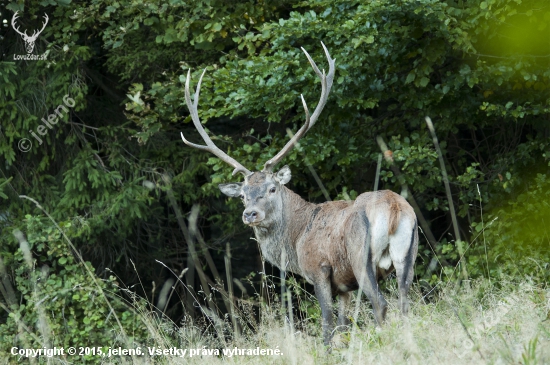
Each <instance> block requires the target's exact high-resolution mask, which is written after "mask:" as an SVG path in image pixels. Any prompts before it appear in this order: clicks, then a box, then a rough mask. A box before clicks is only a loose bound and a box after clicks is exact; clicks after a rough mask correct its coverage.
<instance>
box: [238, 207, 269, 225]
mask: <svg viewBox="0 0 550 365" xmlns="http://www.w3.org/2000/svg"><path fill="white" fill-rule="evenodd" d="M263 219H264V214H263V213H262V212H261V211H259V210H258V209H254V208H249V209H246V210H245V211H244V212H243V222H244V224H248V225H250V226H255V225H258V224H259V223H260V222H261V221H262V220H263Z"/></svg>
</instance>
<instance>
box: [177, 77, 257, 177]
mask: <svg viewBox="0 0 550 365" xmlns="http://www.w3.org/2000/svg"><path fill="white" fill-rule="evenodd" d="M205 73H206V69H204V71H203V72H202V75H201V77H200V79H199V82H198V84H197V89H196V91H195V96H194V99H195V100H194V102H191V93H190V92H189V84H190V82H191V70H189V71H188V72H187V80H185V103H186V104H187V108H188V109H189V113H190V114H191V119H192V120H193V124H194V125H195V128H196V129H197V131H198V132H199V134H200V135H201V137H202V139H203V140H204V142H205V143H206V146H201V145H199V144H195V143H192V142H189V141H188V140H186V139H185V137H184V136H183V133H180V134H181V139H182V140H183V142H184V143H185V144H186V145H188V146H189V147H193V148H197V149H199V150H202V151H208V152H211V153H213V154H214V155H216V156H217V157H218V158H219V159H221V160H222V161H224V162H226V163H228V164H229V165H231V166H233V167H234V168H235V169H234V170H233V175H235V174H236V173H237V172H240V173H241V174H243V175H244V176H247V175H250V174H251V172H250V171H249V170H248V169H246V168H245V167H244V166H243V165H241V164H240V163H238V162H237V161H236V160H235V159H233V158H231V157H230V156H229V155H227V154H226V153H225V152H223V151H222V150H220V149H219V148H218V147H217V146H216V145H215V144H214V142H212V140H211V139H210V137H209V136H208V134H207V133H206V131H205V130H204V127H203V126H202V123H201V121H200V119H199V113H198V105H199V94H200V90H201V83H202V77H203V76H204V74H205Z"/></svg>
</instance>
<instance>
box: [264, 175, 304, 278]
mask: <svg viewBox="0 0 550 365" xmlns="http://www.w3.org/2000/svg"><path fill="white" fill-rule="evenodd" d="M281 196H282V200H281V201H282V204H281V212H280V213H279V219H277V220H276V222H275V223H274V224H272V225H271V226H269V227H253V229H254V233H255V235H256V240H257V241H258V243H259V245H260V249H261V251H262V255H263V256H264V258H265V259H266V260H267V261H268V262H270V263H271V264H272V265H275V266H277V267H278V268H280V269H282V270H285V271H290V272H293V273H296V274H298V275H301V274H302V273H301V270H300V268H299V266H298V255H297V252H296V243H297V242H298V240H299V239H300V238H301V236H302V235H303V232H304V227H305V226H306V225H307V222H308V218H309V217H311V215H312V213H313V210H314V209H315V204H313V203H310V202H307V201H305V200H304V199H302V198H301V197H300V196H299V195H298V194H296V193H294V192H293V191H292V190H290V189H288V188H286V187H284V186H283V188H282V191H281Z"/></svg>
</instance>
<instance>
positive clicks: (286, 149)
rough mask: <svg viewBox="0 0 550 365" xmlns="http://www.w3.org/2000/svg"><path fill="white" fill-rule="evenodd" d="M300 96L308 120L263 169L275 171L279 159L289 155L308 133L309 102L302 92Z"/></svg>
mask: <svg viewBox="0 0 550 365" xmlns="http://www.w3.org/2000/svg"><path fill="white" fill-rule="evenodd" d="M300 97H301V98H302V104H303V106H304V112H305V113H306V122H305V123H304V125H303V126H302V128H300V130H299V131H298V133H296V134H295V135H294V137H292V138H291V139H290V141H288V142H287V144H286V145H285V146H284V147H283V149H282V150H280V151H279V153H277V154H276V155H275V156H274V157H273V158H272V159H270V160H269V161H267V162H266V163H265V165H264V169H263V171H273V167H275V165H276V164H277V163H279V161H281V160H282V159H283V158H284V157H285V156H286V155H288V153H289V152H290V151H291V150H292V148H293V147H294V145H296V143H297V142H298V140H299V139H300V138H302V137H303V136H304V134H306V132H307V131H308V129H309V122H310V116H309V110H308V108H307V104H306V100H305V99H304V96H303V95H301V94H300Z"/></svg>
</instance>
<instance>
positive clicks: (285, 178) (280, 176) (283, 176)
mask: <svg viewBox="0 0 550 365" xmlns="http://www.w3.org/2000/svg"><path fill="white" fill-rule="evenodd" d="M291 177H292V174H291V173H290V167H288V166H287V165H285V166H283V168H282V169H280V170H279V171H277V174H275V179H276V180H277V181H278V182H279V184H281V185H284V184H286V183H287V182H289V181H290V178H291Z"/></svg>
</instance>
